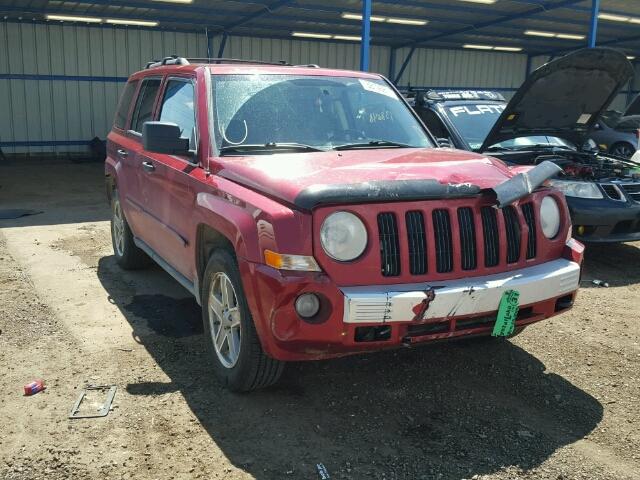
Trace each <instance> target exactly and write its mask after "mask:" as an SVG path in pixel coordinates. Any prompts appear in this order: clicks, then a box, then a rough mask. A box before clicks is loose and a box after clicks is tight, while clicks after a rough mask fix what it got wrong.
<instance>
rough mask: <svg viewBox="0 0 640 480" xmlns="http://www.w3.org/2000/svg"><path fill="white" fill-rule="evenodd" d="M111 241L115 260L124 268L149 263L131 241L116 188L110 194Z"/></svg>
mask: <svg viewBox="0 0 640 480" xmlns="http://www.w3.org/2000/svg"><path fill="white" fill-rule="evenodd" d="M111 243H112V244H113V254H114V256H115V257H116V262H118V265H120V267H122V268H124V269H125V270H138V269H140V268H144V267H147V266H149V265H150V264H151V259H150V258H149V257H148V256H147V254H146V253H144V252H143V251H142V250H140V249H139V248H138V247H137V246H136V244H135V242H134V241H133V233H131V228H130V227H129V224H128V223H127V219H126V218H125V216H124V212H123V210H122V205H121V203H120V197H119V196H118V190H114V191H113V194H112V196H111Z"/></svg>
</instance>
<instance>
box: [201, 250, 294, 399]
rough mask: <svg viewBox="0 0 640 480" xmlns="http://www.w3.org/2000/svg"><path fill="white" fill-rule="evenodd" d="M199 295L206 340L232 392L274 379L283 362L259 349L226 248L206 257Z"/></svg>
mask: <svg viewBox="0 0 640 480" xmlns="http://www.w3.org/2000/svg"><path fill="white" fill-rule="evenodd" d="M201 298H202V320H203V324H204V334H205V341H206V343H207V349H208V351H209V357H210V359H211V361H212V363H213V370H214V372H215V374H216V376H217V377H218V378H219V379H220V381H222V383H223V384H224V385H225V386H226V387H227V388H229V390H231V391H234V392H248V391H251V390H256V389H258V388H264V387H268V386H269V385H273V384H274V383H276V382H277V381H278V379H279V378H280V376H281V375H282V372H283V370H284V363H283V362H280V361H278V360H276V359H273V358H271V357H268V356H267V355H266V354H265V353H264V351H263V350H262V346H261V345H260V339H259V338H258V333H257V332H256V328H255V325H254V323H253V318H252V317H251V312H250V311H249V306H248V304H247V300H246V298H245V295H244V290H243V288H242V282H241V279H240V271H239V270H238V265H237V263H236V260H235V258H234V257H233V256H232V255H231V254H230V253H229V252H227V251H226V250H218V251H216V252H214V253H213V255H212V256H211V258H210V259H209V263H208V264H207V268H206V270H205V273H204V278H203V282H202V297H201Z"/></svg>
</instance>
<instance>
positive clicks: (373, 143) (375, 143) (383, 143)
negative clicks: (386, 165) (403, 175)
mask: <svg viewBox="0 0 640 480" xmlns="http://www.w3.org/2000/svg"><path fill="white" fill-rule="evenodd" d="M377 147H390V148H415V147H412V146H411V145H407V144H406V143H399V142H392V141H389V140H370V141H368V142H362V143H345V144H344V145H338V146H337V147H333V149H334V150H351V149H352V148H353V149H356V148H377Z"/></svg>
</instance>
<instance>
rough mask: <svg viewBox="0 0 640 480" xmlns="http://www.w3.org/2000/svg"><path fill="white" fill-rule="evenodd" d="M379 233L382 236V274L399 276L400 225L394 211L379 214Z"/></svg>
mask: <svg viewBox="0 0 640 480" xmlns="http://www.w3.org/2000/svg"><path fill="white" fill-rule="evenodd" d="M378 235H379V237H380V259H381V263H382V275H383V276H385V277H397V276H398V275H400V245H399V242H398V225H397V223H396V217H395V215H394V214H393V213H380V214H379V215H378Z"/></svg>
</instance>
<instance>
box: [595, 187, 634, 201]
mask: <svg viewBox="0 0 640 480" xmlns="http://www.w3.org/2000/svg"><path fill="white" fill-rule="evenodd" d="M600 186H601V187H602V189H603V190H604V191H605V193H606V194H607V195H608V196H609V198H611V199H613V200H622V197H621V195H620V191H619V190H618V189H617V188H616V187H615V185H608V184H603V185H600ZM627 193H629V192H627Z"/></svg>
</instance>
